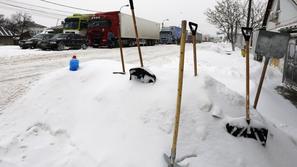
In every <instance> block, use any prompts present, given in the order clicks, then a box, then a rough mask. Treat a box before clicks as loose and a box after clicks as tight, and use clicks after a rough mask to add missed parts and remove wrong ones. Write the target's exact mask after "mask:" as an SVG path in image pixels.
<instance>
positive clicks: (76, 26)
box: [63, 14, 93, 36]
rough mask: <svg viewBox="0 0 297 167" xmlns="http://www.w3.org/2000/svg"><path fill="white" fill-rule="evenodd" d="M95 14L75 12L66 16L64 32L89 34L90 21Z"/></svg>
mask: <svg viewBox="0 0 297 167" xmlns="http://www.w3.org/2000/svg"><path fill="white" fill-rule="evenodd" d="M92 16H93V14H73V15H72V16H69V17H66V18H65V20H64V24H63V33H75V34H80V35H82V36H86V35H87V29H88V22H89V20H90V18H91V17H92Z"/></svg>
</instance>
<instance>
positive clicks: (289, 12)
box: [263, 0, 297, 88]
mask: <svg viewBox="0 0 297 167" xmlns="http://www.w3.org/2000/svg"><path fill="white" fill-rule="evenodd" d="M263 26H264V28H266V30H268V31H275V32H284V33H289V34H290V41H289V46H288V51H287V54H286V55H285V58H284V59H281V60H280V63H279V65H278V66H279V67H280V68H281V70H283V82H284V83H285V84H286V85H288V86H290V87H293V88H297V0H269V1H268V4H267V8H266V12H265V16H264V20H263Z"/></svg>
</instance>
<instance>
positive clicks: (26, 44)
mask: <svg viewBox="0 0 297 167" xmlns="http://www.w3.org/2000/svg"><path fill="white" fill-rule="evenodd" d="M53 36H54V34H38V35H35V36H34V37H32V38H30V39H26V40H21V41H19V46H20V47H21V48H22V49H28V48H31V49H34V48H37V45H38V43H39V42H40V41H42V40H47V39H50V38H52V37H53Z"/></svg>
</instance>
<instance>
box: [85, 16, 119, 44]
mask: <svg viewBox="0 0 297 167" xmlns="http://www.w3.org/2000/svg"><path fill="white" fill-rule="evenodd" d="M119 14H120V12H119V11H114V12H101V13H96V14H95V16H93V17H91V20H90V21H89V23H88V32H87V36H88V40H89V46H93V47H99V46H107V47H115V46H116V43H117V39H118V37H119V31H120V24H119V23H120V22H119V21H120V20H119Z"/></svg>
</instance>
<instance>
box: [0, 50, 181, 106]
mask: <svg viewBox="0 0 297 167" xmlns="http://www.w3.org/2000/svg"><path fill="white" fill-rule="evenodd" d="M162 49H164V50H165V51H162V52H161V54H160V53H158V52H155V51H156V50H162ZM142 50H143V52H144V55H145V56H144V61H145V63H147V64H146V65H149V64H150V63H151V62H152V61H154V63H158V62H159V63H160V64H161V62H162V61H159V60H160V57H161V59H162V60H164V59H166V56H167V57H168V56H169V57H170V56H171V55H173V56H174V55H178V47H176V46H154V47H143V48H142ZM0 53H1V55H0V71H1V72H0V88H1V89H0V111H1V110H3V109H4V108H5V106H7V105H8V104H10V103H12V102H13V101H15V100H16V99H17V98H18V97H19V96H21V95H23V94H24V92H26V91H27V90H28V88H29V87H30V85H31V84H32V83H34V81H36V80H38V79H39V78H40V76H41V75H43V74H46V73H49V72H51V71H54V70H56V69H59V68H63V67H67V66H68V63H69V60H70V59H71V57H72V55H73V54H76V55H77V57H78V59H79V60H80V62H82V63H83V62H87V61H90V60H94V59H109V60H116V61H120V51H119V49H93V48H88V49H87V50H69V51H61V52H59V51H41V50H38V49H33V50H29V49H27V50H22V49H20V48H19V47H18V46H1V47H0ZM136 53H137V49H136V48H124V54H125V61H126V62H127V63H137V62H138V61H139V60H138V57H135V56H134V55H136ZM167 60H168V61H170V60H171V59H170V58H168V59H167ZM119 70H121V67H119Z"/></svg>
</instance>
